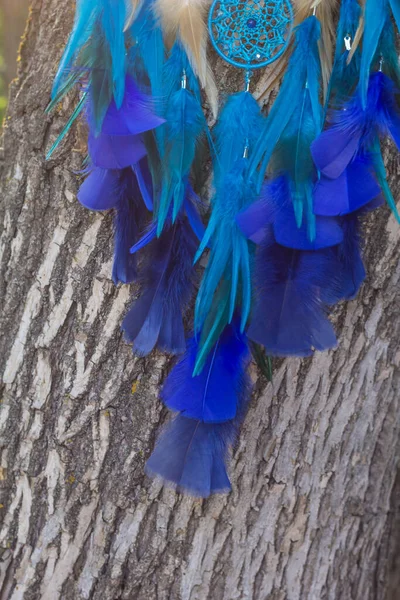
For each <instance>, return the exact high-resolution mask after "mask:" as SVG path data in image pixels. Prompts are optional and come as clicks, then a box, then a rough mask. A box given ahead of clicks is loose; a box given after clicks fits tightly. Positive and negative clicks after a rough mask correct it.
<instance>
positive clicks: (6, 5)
mask: <svg viewBox="0 0 400 600" xmlns="http://www.w3.org/2000/svg"><path fill="white" fill-rule="evenodd" d="M29 4H30V0H0V128H1V124H2V122H3V118H4V114H5V111H6V107H7V99H8V86H9V85H10V82H11V81H12V80H13V78H14V77H15V75H16V73H17V61H18V49H19V45H20V41H21V36H22V35H23V33H24V30H25V25H26V20H27V18H28V12H29Z"/></svg>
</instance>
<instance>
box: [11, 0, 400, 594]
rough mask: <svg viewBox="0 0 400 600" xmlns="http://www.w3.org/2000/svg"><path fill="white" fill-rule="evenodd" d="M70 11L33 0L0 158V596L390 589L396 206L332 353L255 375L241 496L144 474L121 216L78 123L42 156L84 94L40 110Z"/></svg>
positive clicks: (153, 381) (161, 415)
mask: <svg viewBox="0 0 400 600" xmlns="http://www.w3.org/2000/svg"><path fill="white" fill-rule="evenodd" d="M70 4H71V3H70V2H69V0H34V1H33V4H32V8H31V15H30V21H29V24H28V29H27V34H26V38H25V42H24V45H23V47H22V51H21V61H20V66H19V78H18V80H16V81H15V82H14V83H13V84H12V88H11V104H10V108H9V119H8V120H7V125H6V128H5V130H4V153H3V157H2V162H1V163H0V164H1V168H2V173H1V182H0V186H1V197H2V203H1V212H2V220H4V226H3V229H2V234H1V244H0V248H1V263H0V265H1V271H0V282H1V305H2V316H1V333H2V339H1V342H0V343H1V347H0V348H1V350H0V361H1V367H2V368H1V372H2V373H3V376H2V377H3V379H2V395H1V396H0V398H1V403H2V404H1V412H0V423H1V438H0V447H1V463H0V464H1V469H0V492H1V497H0V502H1V508H0V515H1V517H0V518H1V527H0V547H1V563H0V564H1V571H0V590H1V599H3V600H4V599H7V600H8V599H10V600H20V599H26V600H28V599H29V600H36V599H39V598H40V599H41V600H57V599H58V598H60V599H63V600H70V599H89V598H90V599H93V600H110V599H113V600H116V599H121V600H122V599H125V600H128V599H129V600H153V599H154V600H167V599H169V600H245V599H246V600H247V599H251V600H267V599H268V600H284V599H288V600H298V599H301V600H322V599H324V600H325V599H330V600H338V599H343V600H348V599H355V600H371V599H374V600H376V599H377V600H395V598H398V589H399V585H400V581H399V568H398V567H399V565H398V562H397V568H396V557H397V556H398V550H399V543H398V542H399V534H398V531H399V520H400V477H399V476H398V457H399V449H400V448H399V446H400V443H399V442H400V437H399V429H400V419H399V406H398V405H399V391H400V380H399V363H400V351H399V348H398V342H397V340H398V338H399V333H400V331H399V314H400V301H399V298H398V297H397V296H396V292H397V287H398V284H399V278H400V269H399V257H400V229H399V227H398V225H397V224H396V223H395V220H394V218H393V217H392V216H390V214H389V210H387V209H386V208H383V209H381V210H380V211H379V212H378V214H377V215H376V216H375V217H374V218H373V219H372V220H370V221H369V223H368V226H367V229H368V232H367V234H368V244H367V249H366V255H367V263H368V268H369V277H368V281H367V283H366V284H365V286H364V287H363V289H362V292H361V294H360V297H359V299H358V300H357V301H354V302H350V303H347V304H346V305H344V306H342V307H341V308H340V309H339V310H337V311H336V313H335V315H334V316H333V319H334V321H335V324H336V326H337V329H338V331H339V332H340V346H339V348H338V350H336V351H333V352H330V353H327V354H317V355H315V357H314V358H313V359H309V360H302V361H300V360H288V361H280V362H278V363H277V364H276V369H275V373H274V381H273V383H272V384H268V383H267V382H266V381H265V380H264V379H263V378H262V377H260V376H259V375H258V374H257V372H256V370H255V369H254V379H255V380H256V392H255V394H254V399H253V402H252V404H251V408H250V411H249V414H248V417H247V419H246V422H245V424H244V427H243V429H242V435H241V438H240V441H239V443H238V447H237V449H236V451H235V453H234V457H233V461H232V471H231V472H232V480H233V492H232V493H231V494H229V495H227V496H218V497H214V498H211V499H210V500H207V501H199V500H194V499H192V498H189V497H183V496H181V495H179V494H176V493H175V492H174V491H172V490H170V489H165V488H163V487H162V486H161V485H160V484H159V483H158V482H157V481H150V480H149V479H147V478H146V477H145V476H144V464H145V461H146V458H147V457H148V456H149V453H150V452H151V449H152V446H153V444H154V440H155V434H156V431H157V429H158V428H159V427H160V425H161V424H162V423H163V422H164V421H165V419H166V417H167V414H166V411H165V410H163V409H162V406H161V403H160V401H159V400H158V398H157V394H158V389H159V386H160V383H161V381H162V379H163V378H164V376H165V373H166V370H167V368H168V366H169V359H168V358H167V357H165V356H162V355H160V354H155V355H152V356H151V357H149V358H148V359H145V360H143V359H140V360H139V359H135V358H133V357H132V354H131V350H130V348H129V347H128V346H127V345H126V344H125V343H124V341H123V338H122V335H121V332H120V324H121V320H122V317H123V314H124V311H125V310H126V308H127V306H128V303H129V301H130V290H129V287H127V286H122V287H119V288H115V287H114V286H113V284H112V283H111V281H110V272H111V252H112V251H111V246H112V241H111V238H112V218H111V216H110V215H108V214H106V215H105V216H103V215H99V214H94V213H90V212H89V211H86V210H85V209H83V208H82V207H81V206H80V205H79V203H78V202H77V201H76V200H75V194H76V190H77V183H76V175H75V173H74V170H78V169H79V168H80V166H81V160H82V151H81V148H82V142H81V141H80V139H79V131H78V130H77V129H74V130H73V132H72V133H71V134H70V135H69V137H68V139H67V141H66V142H65V143H63V145H62V147H61V149H60V150H59V151H58V152H57V154H56V156H55V158H54V159H52V160H51V161H50V162H48V163H46V162H45V152H46V150H48V148H49V146H50V144H51V142H52V141H53V140H54V139H55V136H56V134H57V133H59V131H60V130H61V128H62V126H63V124H65V122H66V119H67V115H68V114H69V112H70V110H71V107H72V105H73V103H74V101H75V100H76V99H73V98H71V99H69V100H68V101H66V102H65V103H64V104H63V107H62V108H61V109H60V110H59V111H58V112H57V113H56V114H55V115H53V116H50V117H49V116H45V114H44V109H45V107H46V103H47V102H48V98H49V91H50V85H51V80H52V77H53V75H54V72H55V69H56V64H57V62H58V60H59V58H60V54H61V51H62V47H63V45H64V43H65V40H66V36H67V33H68V31H69V30H70V27H71V23H72V13H71V11H72V9H71V6H70ZM216 68H217V70H218V80H219V81H220V82H221V85H222V87H223V89H225V90H228V89H229V85H230V86H231V87H232V88H233V87H234V86H236V89H237V86H238V85H240V79H239V78H238V76H236V79H235V78H234V77H233V78H232V77H231V75H232V72H231V71H229V70H228V69H227V68H226V67H225V66H224V65H223V64H222V63H221V62H216ZM228 75H229V82H230V83H229V85H228V84H227V81H228ZM387 158H388V161H389V167H390V172H391V174H392V184H393V189H394V191H395V192H398V191H399V190H400V184H399V183H398V181H397V180H396V174H397V173H398V170H399V169H398V162H397V156H396V155H395V154H394V153H391V154H390V155H389V153H388V156H387ZM397 561H398V558H397ZM396 578H397V579H396ZM396 594H397V595H396Z"/></svg>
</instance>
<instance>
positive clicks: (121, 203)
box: [112, 169, 147, 284]
mask: <svg viewBox="0 0 400 600" xmlns="http://www.w3.org/2000/svg"><path fill="white" fill-rule="evenodd" d="M117 198H118V200H117V203H116V215H115V221H114V231H115V233H114V240H115V241H114V265H113V275H112V276H113V281H114V283H115V284H117V283H119V282H121V283H130V282H132V281H133V280H134V279H136V276H137V269H136V256H133V255H132V254H131V252H130V249H131V246H132V245H133V244H134V243H135V241H136V239H137V237H138V233H139V231H140V230H141V229H142V228H143V227H144V223H145V219H146V216H147V214H146V211H145V210H144V206H143V200H142V197H141V194H140V190H139V186H138V184H137V181H136V178H135V175H134V173H133V172H132V171H131V169H125V170H124V171H123V172H122V173H121V175H120V181H119V188H118V196H117Z"/></svg>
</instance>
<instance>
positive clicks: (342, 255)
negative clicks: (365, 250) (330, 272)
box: [322, 213, 366, 305]
mask: <svg viewBox="0 0 400 600" xmlns="http://www.w3.org/2000/svg"><path fill="white" fill-rule="evenodd" d="M359 214H360V213H354V214H351V215H348V216H347V217H345V218H344V219H343V230H344V239H343V242H342V244H340V246H338V247H337V248H334V249H333V250H332V261H335V260H336V261H337V267H336V269H335V273H336V276H335V277H332V279H331V281H330V282H328V283H327V285H326V286H325V288H324V289H322V298H323V300H324V302H326V303H327V304H329V305H333V304H336V303H337V302H339V301H340V300H353V299H354V298H355V297H356V296H357V294H358V292H359V289H360V287H361V285H362V283H363V281H364V279H365V276H366V272H365V267H364V262H363V259H362V254H361V248H360V244H361V235H360V218H359ZM331 264H334V263H333V262H332V263H331Z"/></svg>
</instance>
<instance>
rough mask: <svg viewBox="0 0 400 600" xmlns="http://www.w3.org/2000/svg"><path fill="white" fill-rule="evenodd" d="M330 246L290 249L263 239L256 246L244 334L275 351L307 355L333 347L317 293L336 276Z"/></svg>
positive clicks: (275, 352)
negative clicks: (250, 310)
mask: <svg viewBox="0 0 400 600" xmlns="http://www.w3.org/2000/svg"><path fill="white" fill-rule="evenodd" d="M332 266H335V263H334V262H333V261H332V258H331V251H330V249H327V250H318V251H314V252H309V251H300V250H292V249H289V248H284V247H282V246H280V245H278V244H276V243H275V244H274V243H272V244H271V243H270V242H269V241H268V243H266V244H263V245H261V246H259V247H258V249H257V255H256V267H255V273H254V288H255V303H254V309H253V313H252V319H251V323H250V327H249V330H248V335H249V338H250V339H252V340H253V341H255V342H257V343H259V344H261V345H263V346H264V347H265V349H266V350H267V352H269V353H271V354H273V355H276V356H291V355H294V356H309V355H311V354H313V352H314V351H315V350H327V349H329V348H334V347H335V346H336V337H335V333H334V331H333V328H332V325H331V324H330V322H329V320H328V319H327V316H326V308H325V305H324V303H323V301H322V298H321V292H322V290H324V289H325V288H326V287H327V286H328V285H332V279H333V277H335V276H337V274H336V273H335V269H332Z"/></svg>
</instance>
